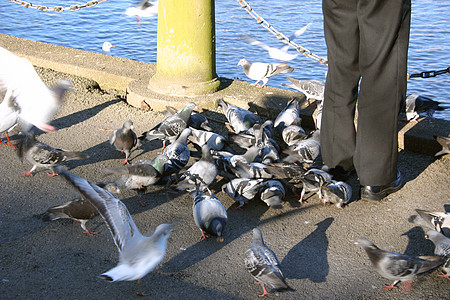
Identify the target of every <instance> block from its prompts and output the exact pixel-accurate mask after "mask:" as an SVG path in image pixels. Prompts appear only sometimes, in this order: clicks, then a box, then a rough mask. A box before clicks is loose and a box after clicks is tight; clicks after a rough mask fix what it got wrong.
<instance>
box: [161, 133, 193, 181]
mask: <svg viewBox="0 0 450 300" xmlns="http://www.w3.org/2000/svg"><path fill="white" fill-rule="evenodd" d="M191 133H192V130H191V129H190V128H185V129H184V130H183V131H182V132H181V133H180V135H179V136H178V138H177V139H176V140H175V142H173V143H172V144H170V145H169V146H167V147H166V148H165V149H164V151H163V154H164V155H166V156H167V157H168V158H169V160H168V162H167V163H166V164H165V166H164V172H163V175H164V176H168V175H171V174H174V173H178V172H180V171H181V169H182V168H184V167H185V166H186V165H187V163H188V162H189V158H190V156H191V151H190V150H189V148H188V147H187V139H188V137H189V136H190V135H191Z"/></svg>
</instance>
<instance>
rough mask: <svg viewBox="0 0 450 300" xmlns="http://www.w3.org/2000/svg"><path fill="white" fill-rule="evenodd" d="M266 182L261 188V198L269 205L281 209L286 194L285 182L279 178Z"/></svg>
mask: <svg viewBox="0 0 450 300" xmlns="http://www.w3.org/2000/svg"><path fill="white" fill-rule="evenodd" d="M265 184H266V185H264V186H263V187H262V188H261V190H260V193H261V196H260V197H261V200H262V201H264V203H266V204H267V206H269V207H272V208H274V209H281V208H282V207H283V206H282V204H281V202H282V201H283V199H284V197H285V196H286V191H285V189H284V186H283V184H282V183H281V182H280V181H278V180H267V181H266V182H265Z"/></svg>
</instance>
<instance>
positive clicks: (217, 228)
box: [209, 219, 225, 243]
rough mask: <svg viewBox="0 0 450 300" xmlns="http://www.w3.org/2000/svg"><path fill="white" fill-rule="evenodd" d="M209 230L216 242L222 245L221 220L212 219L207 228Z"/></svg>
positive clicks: (222, 226)
mask: <svg viewBox="0 0 450 300" xmlns="http://www.w3.org/2000/svg"><path fill="white" fill-rule="evenodd" d="M209 228H210V230H211V231H212V232H213V233H214V234H215V235H216V236H217V241H218V242H220V243H222V242H223V236H222V234H223V230H224V228H225V227H224V224H223V221H222V220H221V219H213V220H212V221H211V225H210V226H209Z"/></svg>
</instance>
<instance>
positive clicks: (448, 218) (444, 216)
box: [408, 209, 450, 237]
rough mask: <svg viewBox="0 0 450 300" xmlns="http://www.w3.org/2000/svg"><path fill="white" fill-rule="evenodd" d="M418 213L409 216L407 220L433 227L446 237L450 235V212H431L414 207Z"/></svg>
mask: <svg viewBox="0 0 450 300" xmlns="http://www.w3.org/2000/svg"><path fill="white" fill-rule="evenodd" d="M416 212H417V213H418V214H419V215H412V216H409V218H408V221H409V222H410V223H414V224H417V225H420V226H424V227H427V228H429V229H434V230H436V231H437V232H440V233H442V234H443V235H445V236H446V237H450V213H448V212H431V211H426V210H422V209H416Z"/></svg>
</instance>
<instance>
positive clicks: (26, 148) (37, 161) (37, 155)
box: [17, 133, 89, 177]
mask: <svg viewBox="0 0 450 300" xmlns="http://www.w3.org/2000/svg"><path fill="white" fill-rule="evenodd" d="M17 149H18V152H17V155H18V156H19V158H20V159H21V160H23V158H25V159H26V160H28V162H30V163H31V164H32V165H33V167H32V168H31V169H30V170H29V171H28V172H25V173H23V174H22V176H25V177H26V176H33V173H32V172H33V171H34V170H35V169H36V168H37V167H43V168H47V169H50V170H51V171H52V173H51V174H48V176H50V177H53V176H56V175H58V174H57V173H55V169H54V167H55V166H57V165H59V164H61V163H63V162H65V161H68V160H72V159H87V158H89V156H87V155H86V154H84V153H82V152H78V151H68V150H63V149H56V148H53V147H52V146H49V145H47V144H44V143H42V142H39V141H38V140H36V137H35V135H34V134H33V133H28V134H26V135H25V137H24V138H23V139H22V140H21V141H20V142H19V145H18V148H17Z"/></svg>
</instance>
